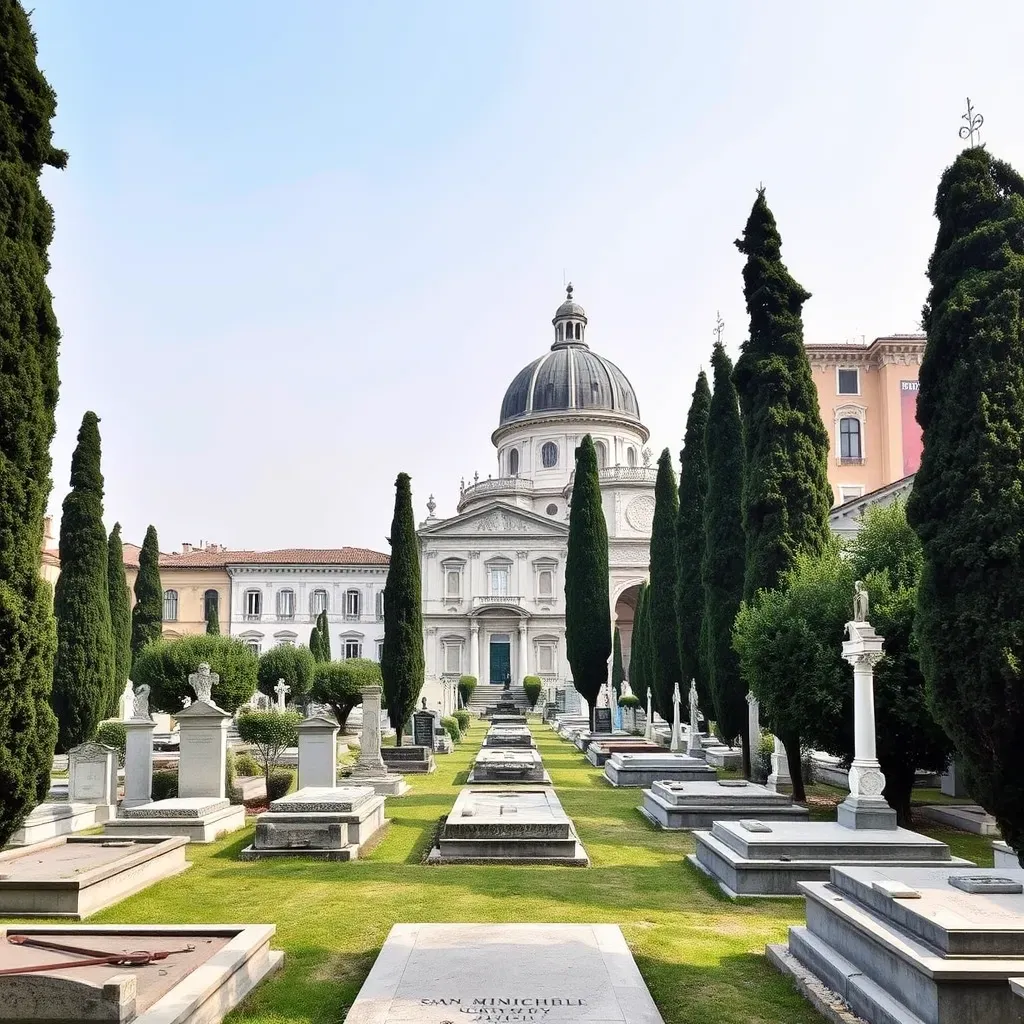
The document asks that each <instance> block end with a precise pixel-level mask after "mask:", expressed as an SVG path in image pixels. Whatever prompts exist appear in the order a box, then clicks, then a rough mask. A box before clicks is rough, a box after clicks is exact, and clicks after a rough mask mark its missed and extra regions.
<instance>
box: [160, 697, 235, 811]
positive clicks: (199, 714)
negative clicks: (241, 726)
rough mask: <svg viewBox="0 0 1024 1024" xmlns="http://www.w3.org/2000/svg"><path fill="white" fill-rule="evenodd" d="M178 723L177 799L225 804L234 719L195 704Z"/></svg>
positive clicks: (203, 703)
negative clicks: (226, 777)
mask: <svg viewBox="0 0 1024 1024" xmlns="http://www.w3.org/2000/svg"><path fill="white" fill-rule="evenodd" d="M174 717H175V718H176V719H177V720H178V735H179V737H180V741H179V747H178V750H179V753H178V796H179V797H180V798H186V797H207V798H209V799H216V800H223V799H224V798H225V796H226V795H227V792H226V788H225V782H224V759H225V757H226V756H227V751H228V726H229V725H230V724H231V716H230V715H229V714H228V713H227V712H226V711H221V709H220V708H219V707H217V705H216V704H213V703H210V702H208V701H205V700H196V701H193V702H192V703H191V704H190V705H189V706H188V707H187V708H185V709H184V710H182V711H179V712H178V713H177V714H176V715H175V716H174Z"/></svg>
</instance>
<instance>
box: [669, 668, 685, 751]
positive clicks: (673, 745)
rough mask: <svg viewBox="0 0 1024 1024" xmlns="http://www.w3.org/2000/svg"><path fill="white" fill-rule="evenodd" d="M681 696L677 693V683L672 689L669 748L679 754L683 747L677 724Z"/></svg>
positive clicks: (680, 731) (680, 732) (680, 730)
mask: <svg viewBox="0 0 1024 1024" xmlns="http://www.w3.org/2000/svg"><path fill="white" fill-rule="evenodd" d="M680 703H682V697H681V696H680V694H679V683H676V684H675V686H674V687H673V689H672V741H671V742H670V743H669V750H671V751H672V753H673V754H679V753H681V752H682V749H683V736H682V729H681V728H680V725H679V705H680Z"/></svg>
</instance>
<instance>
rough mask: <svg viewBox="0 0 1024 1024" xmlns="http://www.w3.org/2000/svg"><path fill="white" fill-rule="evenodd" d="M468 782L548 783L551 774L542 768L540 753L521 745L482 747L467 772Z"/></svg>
mask: <svg viewBox="0 0 1024 1024" xmlns="http://www.w3.org/2000/svg"><path fill="white" fill-rule="evenodd" d="M469 782H470V784H471V785H473V784H475V783H500V782H538V783H541V784H548V783H550V782H551V776H550V775H548V773H547V772H546V771H545V770H544V764H543V762H542V761H541V759H540V754H539V753H537V751H536V750H529V749H524V748H523V747H508V748H502V747H482V748H481V749H480V752H479V753H478V754H477V756H476V761H474V763H473V770H472V771H471V772H470V773H469Z"/></svg>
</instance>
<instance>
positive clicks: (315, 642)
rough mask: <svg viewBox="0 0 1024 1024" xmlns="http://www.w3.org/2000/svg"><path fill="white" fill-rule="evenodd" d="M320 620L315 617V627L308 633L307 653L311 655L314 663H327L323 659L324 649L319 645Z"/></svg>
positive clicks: (325, 659)
mask: <svg viewBox="0 0 1024 1024" xmlns="http://www.w3.org/2000/svg"><path fill="white" fill-rule="evenodd" d="M319 622H320V618H319V616H318V617H317V625H315V626H314V627H313V628H312V629H311V630H310V631H309V653H310V654H312V655H313V660H314V661H327V660H328V659H327V658H325V657H324V649H323V646H322V645H321V643H320V626H319Z"/></svg>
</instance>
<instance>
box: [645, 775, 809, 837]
mask: <svg viewBox="0 0 1024 1024" xmlns="http://www.w3.org/2000/svg"><path fill="white" fill-rule="evenodd" d="M643 801H644V802H643V806H642V807H641V808H640V812H641V813H642V814H643V815H644V817H645V818H647V819H648V821H650V822H652V823H653V824H655V825H657V826H659V827H660V828H664V829H685V830H692V829H697V828H702V829H707V828H711V825H712V822H715V821H726V820H727V821H738V820H740V819H747V818H755V819H766V820H767V819H771V820H777V819H788V820H790V821H806V820H807V813H808V812H807V808H806V807H800V806H799V805H797V804H794V803H793V801H792V800H791V799H790V798H789V797H788V796H786V795H785V794H783V793H775V792H773V791H772V790H770V789H768V788H766V787H765V786H758V785H756V784H754V783H752V782H746V781H743V780H739V779H736V780H727V781H724V782H663V781H659V782H655V783H654V784H653V785H652V786H651V788H650V789H645V790H644V791H643ZM747 831H749V829H747Z"/></svg>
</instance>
